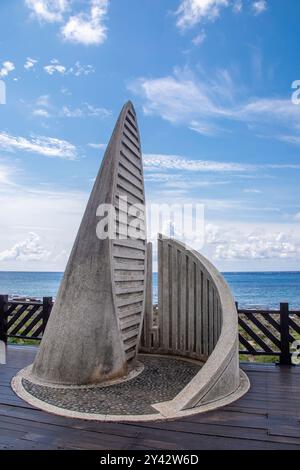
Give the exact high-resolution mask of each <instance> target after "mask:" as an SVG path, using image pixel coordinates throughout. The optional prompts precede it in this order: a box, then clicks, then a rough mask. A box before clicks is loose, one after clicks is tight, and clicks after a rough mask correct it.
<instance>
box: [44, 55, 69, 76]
mask: <svg viewBox="0 0 300 470" xmlns="http://www.w3.org/2000/svg"><path fill="white" fill-rule="evenodd" d="M50 62H51V63H50V64H49V65H45V67H44V70H45V72H46V73H47V74H48V75H53V74H54V73H59V74H61V75H65V74H66V72H67V68H66V67H65V66H64V65H62V64H60V63H59V61H58V60H57V59H52V60H51V61H50Z"/></svg>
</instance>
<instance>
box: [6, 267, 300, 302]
mask: <svg viewBox="0 0 300 470" xmlns="http://www.w3.org/2000/svg"><path fill="white" fill-rule="evenodd" d="M224 277H225V279H226V281H227V282H228V284H229V286H230V287H231V289H232V291H233V295H234V297H235V300H236V301H237V302H239V305H240V306H241V307H243V308H250V309H251V308H253V309H254V308H266V309H267V308H278V306H279V304H280V302H288V303H289V304H290V308H292V309H297V310H300V272H249V273H248V272H243V273H241V272H236V273H234V272H231V273H224ZM61 279H62V273H47V272H42V273H38V272H6V271H0V293H1V294H8V295H10V296H26V297H34V298H41V297H51V296H52V297H55V296H56V294H57V291H58V288H59V284H60V281H61ZM153 298H154V302H156V301H157V273H154V275H153Z"/></svg>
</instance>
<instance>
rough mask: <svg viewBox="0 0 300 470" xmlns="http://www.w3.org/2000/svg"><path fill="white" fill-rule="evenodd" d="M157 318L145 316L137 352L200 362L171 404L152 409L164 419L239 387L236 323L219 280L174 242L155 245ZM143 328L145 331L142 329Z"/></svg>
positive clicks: (193, 254)
mask: <svg viewBox="0 0 300 470" xmlns="http://www.w3.org/2000/svg"><path fill="white" fill-rule="evenodd" d="M158 282H159V285H158V289H159V293H158V295H159V302H158V318H157V319H156V323H157V324H156V325H155V324H153V323H152V328H150V327H149V321H148V320H147V316H148V315H149V310H150V309H148V310H147V311H146V317H145V321H144V331H143V335H142V340H141V347H140V349H141V351H142V352H147V353H157V354H174V355H177V356H184V357H188V358H192V359H197V360H200V361H203V363H204V365H203V367H202V368H201V370H200V371H199V373H198V374H197V375H196V376H195V377H194V379H193V380H192V381H191V382H190V383H189V384H188V385H187V386H186V387H185V388H184V389H183V390H182V392H181V393H180V394H179V395H177V396H176V397H175V398H174V400H172V401H170V402H166V403H160V404H157V405H156V406H155V408H156V409H157V410H159V411H160V412H161V413H162V414H164V415H165V416H172V415H174V414H176V413H178V412H180V411H182V410H187V409H190V408H194V407H197V408H198V407H203V406H206V405H209V404H211V403H214V402H220V401H222V400H224V399H226V398H227V397H229V396H230V395H234V394H235V393H236V392H237V391H238V389H239V387H240V378H241V374H240V370H239V356H238V318H237V312H236V308H235V303H234V299H233V297H232V294H231V291H230V289H229V287H228V285H227V284H226V282H225V280H224V278H223V276H222V275H221V274H220V273H219V272H218V270H217V269H216V268H215V267H214V266H213V265H212V264H211V263H210V262H209V261H208V260H207V259H206V258H205V257H204V256H202V255H201V254H200V253H198V252H196V251H194V250H191V249H187V247H186V246H185V245H184V244H182V243H180V242H178V241H175V240H172V239H171V240H170V239H164V238H162V237H161V236H160V237H159V240H158ZM147 325H148V326H147Z"/></svg>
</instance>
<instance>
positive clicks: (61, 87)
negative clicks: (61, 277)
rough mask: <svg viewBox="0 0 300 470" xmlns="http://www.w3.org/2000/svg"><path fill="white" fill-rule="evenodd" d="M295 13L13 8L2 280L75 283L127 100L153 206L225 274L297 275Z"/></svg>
mask: <svg viewBox="0 0 300 470" xmlns="http://www.w3.org/2000/svg"><path fill="white" fill-rule="evenodd" d="M299 15H300V4H299V1H298V0H286V1H282V0H268V1H263V0H243V1H239V0H164V1H161V0H119V1H117V0H110V1H109V0H93V1H89V0H86V1H80V0H52V1H46V0H3V1H1V3H0V24H1V28H0V79H1V80H2V81H4V82H5V84H6V90H7V103H6V105H0V204H1V219H0V269H7V270H62V269H64V266H65V263H66V261H67V257H68V254H69V251H70V248H71V246H72V242H73V239H74V237H75V234H76V231H77V228H78V225H79V223H80V219H81V216H82V214H83V210H84V207H85V204H86V201H87V197H88V195H89V192H90V190H91V187H92V184H93V179H94V177H95V175H96V173H97V171H98V168H99V166H100V163H101V159H102V156H103V154H104V151H105V145H106V144H107V142H108V139H109V137H110V134H111V131H112V129H113V126H114V123H115V120H116V118H117V116H118V113H119V111H120V108H121V107H122V105H123V104H124V102H125V101H127V100H128V99H131V100H132V101H133V103H134V105H135V108H136V111H137V114H138V120H139V126H140V131H141V136H142V144H143V153H144V162H145V179H146V191H147V201H148V202H170V201H171V202H180V203H187V202H192V203H196V202H198V203H203V204H204V205H205V240H206V243H205V246H204V247H201V250H202V251H203V252H204V253H205V254H206V255H207V256H209V257H210V258H211V259H212V260H213V261H214V263H215V264H217V266H218V267H219V268H220V269H222V270H227V271H228V270H229V271H232V270H299V260H300V228H299V224H300V200H299V176H300V158H299V150H300V106H299V105H297V104H294V103H293V102H292V100H291V97H292V92H293V90H292V83H293V82H294V81H295V80H298V79H299V80H300V70H299V52H298V43H299V25H298V18H299Z"/></svg>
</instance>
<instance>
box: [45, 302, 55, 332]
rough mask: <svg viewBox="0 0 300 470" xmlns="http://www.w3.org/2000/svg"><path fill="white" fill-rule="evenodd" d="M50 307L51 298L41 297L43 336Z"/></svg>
mask: <svg viewBox="0 0 300 470" xmlns="http://www.w3.org/2000/svg"><path fill="white" fill-rule="evenodd" d="M52 306H53V299H52V297H43V327H44V329H43V334H44V332H45V329H46V326H47V323H48V320H49V317H50V313H51V310H52Z"/></svg>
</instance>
